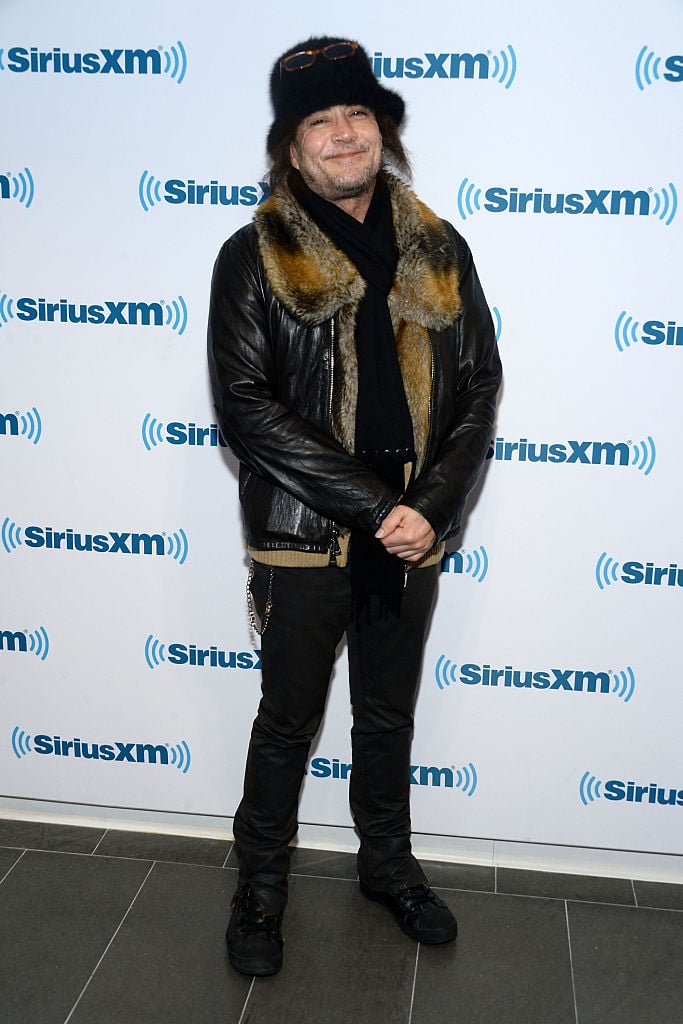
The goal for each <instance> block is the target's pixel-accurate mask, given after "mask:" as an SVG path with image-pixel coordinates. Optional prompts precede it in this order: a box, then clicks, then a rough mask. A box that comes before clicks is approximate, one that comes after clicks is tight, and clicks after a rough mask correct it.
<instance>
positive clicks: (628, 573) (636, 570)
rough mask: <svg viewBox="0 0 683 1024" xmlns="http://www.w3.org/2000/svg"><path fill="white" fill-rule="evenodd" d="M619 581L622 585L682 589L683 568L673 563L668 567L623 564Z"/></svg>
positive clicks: (646, 563)
mask: <svg viewBox="0 0 683 1024" xmlns="http://www.w3.org/2000/svg"><path fill="white" fill-rule="evenodd" d="M621 580H622V581H623V582H624V583H633V584H637V583H642V584H644V585H645V586H647V587H683V568H681V567H680V566H678V565H677V564H676V563H675V562H670V563H669V565H655V564H654V562H645V563H643V562H624V565H623V568H622V573H621Z"/></svg>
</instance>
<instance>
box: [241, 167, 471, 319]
mask: <svg viewBox="0 0 683 1024" xmlns="http://www.w3.org/2000/svg"><path fill="white" fill-rule="evenodd" d="M386 178H387V184H388V186H389V192H390V195H391V204H392V210H393V218H394V230H395V232H396V244H397V247H398V251H399V260H398V267H397V269H396V276H395V279H394V286H393V288H392V291H391V293H390V295H389V308H390V310H391V312H392V316H394V317H396V318H397V319H398V320H405V321H408V322H413V323H416V324H419V325H420V326H421V327H424V328H427V329H434V330H442V329H444V328H445V327H446V326H448V325H449V324H450V323H452V322H453V320H454V319H455V317H456V316H457V314H458V312H459V310H460V295H459V291H458V270H457V266H456V263H455V256H454V252H453V242H452V239H451V238H450V236H449V234H448V230H447V228H446V226H445V224H444V222H443V221H442V220H440V219H439V218H438V217H437V216H436V214H434V213H433V212H432V211H431V210H430V209H429V207H427V206H425V205H424V203H422V202H420V200H419V199H418V198H417V196H416V195H415V194H414V192H412V191H411V189H409V188H408V187H407V186H406V185H404V184H403V183H402V182H400V181H399V180H398V179H397V178H395V177H393V176H392V175H387V176H386ZM254 224H255V227H256V232H257V236H258V242H259V250H260V253H261V258H262V260H263V264H264V267H265V271H266V275H267V277H268V281H269V283H270V286H271V288H272V289H273V293H274V294H275V296H276V298H277V299H278V300H279V301H280V302H281V303H282V304H283V305H284V306H285V308H286V309H287V310H288V312H290V313H291V314H292V315H293V316H294V317H296V318H297V319H299V320H301V321H302V322H303V323H305V324H316V323H321V322H322V321H324V320H327V319H329V318H330V317H331V316H333V315H334V314H335V313H338V312H339V311H340V310H341V309H342V308H343V307H344V306H351V307H355V306H357V305H358V302H359V301H360V299H361V297H362V295H363V293H364V291H365V282H364V281H363V278H362V277H361V276H360V275H359V273H358V271H357V270H356V268H355V266H354V265H353V263H351V261H350V260H349V259H348V258H347V257H346V256H345V255H344V253H342V252H341V251H340V250H339V249H336V248H335V247H334V246H333V245H332V243H331V242H330V240H329V238H328V237H327V236H326V235H325V234H323V232H322V231H321V230H320V229H319V228H318V227H317V225H316V224H314V223H313V221H312V220H311V219H310V217H309V216H308V215H307V214H306V213H304V211H303V210H302V208H301V207H300V206H299V204H298V203H297V201H296V200H295V198H294V196H293V195H292V193H291V192H290V190H289V188H288V187H287V186H286V185H285V186H283V187H282V188H280V189H278V190H277V191H276V192H274V193H273V195H272V196H271V197H270V198H269V199H268V200H267V201H266V202H265V203H264V204H263V205H262V206H261V207H259V209H258V210H257V212H256V214H255V216H254Z"/></svg>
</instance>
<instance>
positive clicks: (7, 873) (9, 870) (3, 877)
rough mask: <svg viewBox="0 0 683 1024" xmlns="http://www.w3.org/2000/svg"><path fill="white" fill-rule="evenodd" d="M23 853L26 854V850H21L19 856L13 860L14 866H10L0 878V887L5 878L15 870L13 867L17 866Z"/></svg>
mask: <svg viewBox="0 0 683 1024" xmlns="http://www.w3.org/2000/svg"><path fill="white" fill-rule="evenodd" d="M25 853H26V850H22V851H21V853H20V854H19V856H18V857H17V859H16V860H15V862H14V864H12V866H11V867H9V868H8V869H7V871H6V872H5V874H4V875H3V876H2V878H0V885H2V883H3V882H4V881H5V879H6V878H7V876H8V875H11V874H12V872H13V871H14V869H15V867H16V866H17V864H18V863H19V861H20V860H21V858H22V857H23V856H24V854H25Z"/></svg>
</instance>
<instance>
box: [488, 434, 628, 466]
mask: <svg viewBox="0 0 683 1024" xmlns="http://www.w3.org/2000/svg"><path fill="white" fill-rule="evenodd" d="M486 458H487V459H493V460H494V461H495V462H555V463H560V462H562V463H567V464H568V465H569V464H571V463H581V464H582V465H584V466H600V465H604V466H614V465H619V466H628V465H629V462H630V449H629V446H628V444H627V442H626V441H620V442H613V441H563V442H556V443H551V442H547V441H543V442H540V441H529V439H528V438H526V437H520V439H519V441H506V440H505V438H504V437H496V438H495V439H494V440H493V441H491V444H490V446H489V450H488V452H487V453H486Z"/></svg>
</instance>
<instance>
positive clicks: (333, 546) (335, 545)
mask: <svg viewBox="0 0 683 1024" xmlns="http://www.w3.org/2000/svg"><path fill="white" fill-rule="evenodd" d="M333 392H334V317H332V318H331V319H330V400H329V405H328V410H327V412H328V417H329V427H330V434H331V433H332V401H333ZM330 529H331V532H332V536H331V538H330V544H329V550H330V565H336V564H337V555H339V554H341V548H340V547H339V540H338V537H339V530H338V529H337V526H336V524H335V523H334V522H332V520H330Z"/></svg>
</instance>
